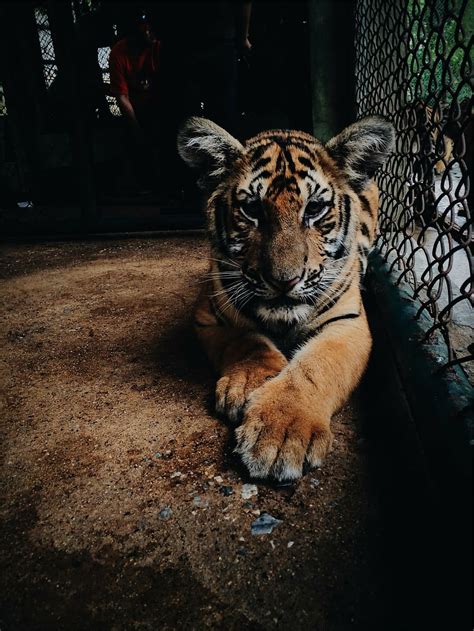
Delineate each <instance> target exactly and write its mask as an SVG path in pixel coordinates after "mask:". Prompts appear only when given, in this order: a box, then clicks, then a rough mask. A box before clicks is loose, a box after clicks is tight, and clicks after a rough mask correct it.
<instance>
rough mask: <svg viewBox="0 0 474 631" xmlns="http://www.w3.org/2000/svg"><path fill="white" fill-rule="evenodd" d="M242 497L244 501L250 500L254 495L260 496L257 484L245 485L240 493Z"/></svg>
mask: <svg viewBox="0 0 474 631" xmlns="http://www.w3.org/2000/svg"><path fill="white" fill-rule="evenodd" d="M240 495H241V496H242V499H244V500H248V499H250V498H251V497H253V496H254V495H258V489H257V487H256V486H255V484H244V485H243V486H242V489H241V491H240Z"/></svg>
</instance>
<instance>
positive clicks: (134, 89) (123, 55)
mask: <svg viewBox="0 0 474 631" xmlns="http://www.w3.org/2000/svg"><path fill="white" fill-rule="evenodd" d="M159 51H160V42H159V41H158V40H156V41H155V42H153V44H150V45H149V46H147V47H146V48H145V50H143V51H141V52H140V53H135V52H134V51H132V50H130V48H129V46H128V44H127V40H126V39H121V40H120V41H119V42H117V43H116V44H115V46H114V47H113V48H112V50H111V52H110V57H109V71H110V92H111V94H113V95H114V96H120V95H121V94H126V95H127V96H128V98H129V99H130V101H131V103H132V105H133V106H134V107H137V106H138V107H139V108H140V107H145V106H148V105H150V104H155V103H157V102H158V68H159Z"/></svg>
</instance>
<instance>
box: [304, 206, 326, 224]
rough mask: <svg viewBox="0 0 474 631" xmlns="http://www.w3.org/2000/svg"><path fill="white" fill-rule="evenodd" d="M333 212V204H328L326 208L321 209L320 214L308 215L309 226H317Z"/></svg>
mask: <svg viewBox="0 0 474 631" xmlns="http://www.w3.org/2000/svg"><path fill="white" fill-rule="evenodd" d="M330 210H331V204H328V205H327V206H325V207H324V208H321V210H320V211H319V212H316V213H315V214H314V215H306V213H305V215H306V222H307V225H308V226H309V227H310V228H312V227H313V226H314V225H315V224H317V223H318V222H319V221H321V219H322V218H323V217H325V216H326V215H327V214H328V212H329V211H330Z"/></svg>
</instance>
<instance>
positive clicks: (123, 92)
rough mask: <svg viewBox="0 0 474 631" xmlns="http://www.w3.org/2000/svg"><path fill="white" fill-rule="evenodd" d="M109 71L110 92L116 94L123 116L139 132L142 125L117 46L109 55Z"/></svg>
mask: <svg viewBox="0 0 474 631" xmlns="http://www.w3.org/2000/svg"><path fill="white" fill-rule="evenodd" d="M109 72H110V93H111V94H112V95H113V96H115V99H116V101H117V105H118V108H119V110H120V112H121V114H122V116H123V117H124V118H125V120H126V121H127V122H128V123H129V124H130V126H131V127H132V129H133V130H136V131H137V132H138V131H139V130H140V126H139V124H138V121H137V117H136V115H135V110H134V109H133V105H132V103H131V101H130V98H129V96H128V85H127V81H126V79H125V74H124V71H123V64H122V62H121V59H120V55H119V54H118V53H117V50H116V49H115V47H114V48H112V51H111V53H110V57H109Z"/></svg>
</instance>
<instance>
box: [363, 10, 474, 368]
mask: <svg viewBox="0 0 474 631" xmlns="http://www.w3.org/2000/svg"><path fill="white" fill-rule="evenodd" d="M473 26H474V9H473V7H472V5H470V3H469V2H468V1H467V0H392V1H390V2H386V1H385V0H357V3H356V41H355V45H356V99H357V107H358V116H359V117H362V116H367V115H370V114H381V115H384V116H386V117H388V118H389V119H390V120H391V121H392V122H393V123H394V125H395V128H396V131H397V140H396V147H395V151H394V152H393V154H392V155H391V157H390V159H389V160H388V162H387V163H386V165H385V166H384V168H383V170H381V172H380V173H379V174H378V176H377V179H378V183H379V186H380V191H381V207H380V220H379V235H378V238H377V241H376V249H377V250H378V252H379V253H380V254H381V255H382V256H383V258H384V259H385V261H386V262H387V263H388V265H389V268H390V271H391V272H392V277H395V278H396V282H397V283H398V284H403V286H404V287H405V288H406V287H409V288H410V294H411V298H412V300H413V301H416V303H417V305H418V309H417V314H416V317H417V318H418V320H419V321H420V322H421V321H423V322H425V321H426V320H428V322H429V326H427V327H426V334H425V336H424V340H423V341H424V342H427V341H428V340H430V339H432V338H433V336H436V335H439V334H441V335H442V337H443V338H444V341H445V344H446V347H447V360H443V362H442V365H441V368H442V369H444V370H447V369H448V368H450V367H452V366H454V365H462V366H463V367H464V368H465V369H467V372H469V371H472V370H473V369H474V365H473V362H472V360H473V359H474V353H473V347H472V340H473V337H472V332H473V330H474V316H473V311H472V306H473V284H474V281H473V267H474V265H473V258H472V244H473V214H472V213H473V195H472V190H471V189H472V178H473V171H472V159H473V155H474V142H473V118H472V109H473V98H472V84H473V74H472V49H473V36H472V30H473ZM426 315H428V316H429V318H428V319H427V318H426ZM471 376H472V372H471Z"/></svg>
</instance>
